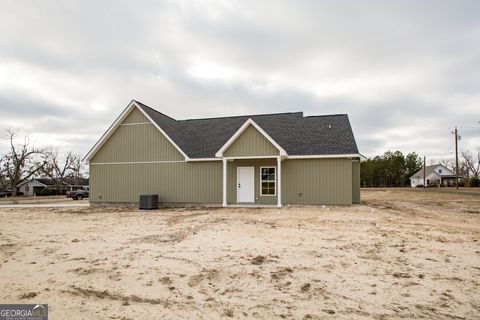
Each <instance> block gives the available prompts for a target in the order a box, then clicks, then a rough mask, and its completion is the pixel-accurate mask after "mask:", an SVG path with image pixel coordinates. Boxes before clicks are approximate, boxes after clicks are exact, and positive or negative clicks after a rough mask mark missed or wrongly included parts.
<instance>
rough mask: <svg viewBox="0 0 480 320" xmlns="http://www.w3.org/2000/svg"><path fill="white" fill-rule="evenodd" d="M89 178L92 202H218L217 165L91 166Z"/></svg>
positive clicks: (219, 175) (219, 165)
mask: <svg viewBox="0 0 480 320" xmlns="http://www.w3.org/2000/svg"><path fill="white" fill-rule="evenodd" d="M90 177H91V178H90V186H91V187H90V201H92V202H138V199H139V196H140V195H141V194H145V193H153V194H158V196H159V201H160V202H167V203H169V202H170V203H221V202H222V163H221V161H208V162H207V161H206V162H170V163H148V164H110V165H94V164H92V165H91V166H90Z"/></svg>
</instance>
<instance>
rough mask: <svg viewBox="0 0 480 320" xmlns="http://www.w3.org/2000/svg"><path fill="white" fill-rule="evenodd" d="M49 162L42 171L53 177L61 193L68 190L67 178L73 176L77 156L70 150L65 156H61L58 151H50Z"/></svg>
mask: <svg viewBox="0 0 480 320" xmlns="http://www.w3.org/2000/svg"><path fill="white" fill-rule="evenodd" d="M47 159H48V160H47V163H46V164H45V166H44V167H43V168H42V170H41V172H42V173H43V174H44V175H45V176H47V177H49V178H50V179H52V181H53V183H54V185H55V187H56V188H57V191H58V193H59V194H62V193H63V191H64V190H65V191H66V190H67V185H66V182H65V179H66V178H69V177H73V175H74V174H73V165H74V162H75V161H76V156H75V155H73V154H72V153H71V152H68V153H67V154H66V155H65V156H64V157H60V156H59V155H58V152H57V151H50V152H48V157H47Z"/></svg>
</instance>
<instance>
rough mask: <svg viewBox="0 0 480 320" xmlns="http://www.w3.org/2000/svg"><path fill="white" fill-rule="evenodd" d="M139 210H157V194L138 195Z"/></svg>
mask: <svg viewBox="0 0 480 320" xmlns="http://www.w3.org/2000/svg"><path fill="white" fill-rule="evenodd" d="M140 209H141V210H153V209H158V194H142V195H140Z"/></svg>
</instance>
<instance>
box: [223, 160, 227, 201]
mask: <svg viewBox="0 0 480 320" xmlns="http://www.w3.org/2000/svg"><path fill="white" fill-rule="evenodd" d="M222 199H223V201H222V206H223V207H226V206H227V159H223V196H222Z"/></svg>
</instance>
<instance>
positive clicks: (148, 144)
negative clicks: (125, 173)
mask: <svg viewBox="0 0 480 320" xmlns="http://www.w3.org/2000/svg"><path fill="white" fill-rule="evenodd" d="M132 123H135V124H132ZM122 124H127V125H120V126H119V127H118V128H117V129H116V130H115V132H113V134H112V135H111V136H110V137H109V138H108V139H107V141H106V142H105V144H104V145H103V146H102V147H101V148H100V150H99V151H98V152H97V153H96V154H95V155H94V156H93V158H92V159H91V160H90V163H92V164H93V163H109V162H134V161H182V160H184V159H185V158H184V157H183V155H182V154H181V153H180V152H179V151H178V150H177V149H176V148H175V147H174V146H173V145H172V144H171V143H170V141H168V140H167V138H165V136H163V134H162V133H161V132H160V131H159V130H158V129H157V128H156V127H155V126H154V124H153V123H151V122H150V121H149V120H148V119H147V118H146V117H145V116H144V115H143V114H142V113H141V112H140V111H139V110H138V109H136V108H135V109H134V110H133V111H132V112H131V113H130V114H129V115H128V116H127V118H126V119H125V121H123V122H122Z"/></svg>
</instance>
